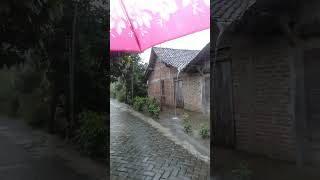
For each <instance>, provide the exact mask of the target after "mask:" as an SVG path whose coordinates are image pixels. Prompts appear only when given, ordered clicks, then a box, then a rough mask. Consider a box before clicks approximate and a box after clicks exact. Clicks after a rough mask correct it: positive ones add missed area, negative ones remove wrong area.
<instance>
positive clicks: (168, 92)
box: [148, 61, 176, 106]
mask: <svg viewBox="0 0 320 180" xmlns="http://www.w3.org/2000/svg"><path fill="white" fill-rule="evenodd" d="M174 77H176V71H175V70H174V69H173V68H172V67H170V66H166V65H165V64H163V63H161V62H159V61H157V62H156V63H155V65H154V70H153V71H152V73H151V74H150V76H149V78H148V95H149V97H154V98H156V99H157V100H158V101H159V102H160V96H161V87H160V85H161V80H163V81H164V94H163V97H164V102H163V103H164V105H168V106H174V84H173V78H174Z"/></svg>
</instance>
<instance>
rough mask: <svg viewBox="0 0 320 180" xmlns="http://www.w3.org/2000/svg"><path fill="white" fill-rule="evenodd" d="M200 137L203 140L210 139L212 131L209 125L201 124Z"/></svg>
mask: <svg viewBox="0 0 320 180" xmlns="http://www.w3.org/2000/svg"><path fill="white" fill-rule="evenodd" d="M199 135H200V136H201V137H202V138H208V137H210V130H209V127H208V125H207V124H201V125H200V131H199Z"/></svg>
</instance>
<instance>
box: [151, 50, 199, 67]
mask: <svg viewBox="0 0 320 180" xmlns="http://www.w3.org/2000/svg"><path fill="white" fill-rule="evenodd" d="M152 50H153V51H154V52H155V54H156V55H157V57H158V60H160V61H162V62H163V63H165V64H168V65H170V66H173V67H175V68H177V69H180V70H181V69H183V68H184V67H185V66H186V65H188V64H189V63H190V62H191V61H192V60H193V59H194V58H195V57H196V56H197V54H198V53H199V52H200V50H185V49H171V48H160V47H153V48H152Z"/></svg>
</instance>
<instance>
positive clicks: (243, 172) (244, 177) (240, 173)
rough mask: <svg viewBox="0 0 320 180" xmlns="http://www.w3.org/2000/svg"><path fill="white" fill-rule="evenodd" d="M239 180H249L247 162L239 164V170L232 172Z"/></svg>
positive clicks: (250, 174)
mask: <svg viewBox="0 0 320 180" xmlns="http://www.w3.org/2000/svg"><path fill="white" fill-rule="evenodd" d="M232 172H233V173H234V174H235V175H236V176H237V177H238V179H239V180H250V179H251V176H252V171H251V170H250V169H249V166H248V163H247V162H240V165H239V168H238V169H236V170H233V171H232Z"/></svg>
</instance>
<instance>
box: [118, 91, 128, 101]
mask: <svg viewBox="0 0 320 180" xmlns="http://www.w3.org/2000/svg"><path fill="white" fill-rule="evenodd" d="M116 94H117V95H116V96H117V99H118V101H120V102H125V101H126V99H127V96H126V91H125V90H124V89H121V90H120V91H118V92H117V93H116Z"/></svg>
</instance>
